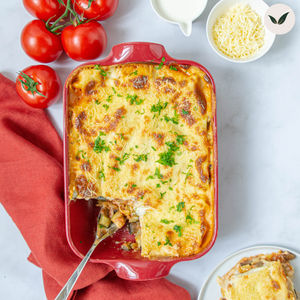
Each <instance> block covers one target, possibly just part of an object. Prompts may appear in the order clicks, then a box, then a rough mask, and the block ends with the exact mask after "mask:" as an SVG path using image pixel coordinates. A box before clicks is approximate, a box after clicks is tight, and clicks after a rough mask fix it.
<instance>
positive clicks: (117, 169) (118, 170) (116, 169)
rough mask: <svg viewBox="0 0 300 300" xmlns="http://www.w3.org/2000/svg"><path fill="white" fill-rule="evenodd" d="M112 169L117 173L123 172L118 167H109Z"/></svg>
mask: <svg viewBox="0 0 300 300" xmlns="http://www.w3.org/2000/svg"><path fill="white" fill-rule="evenodd" d="M108 167H109V168H110V169H114V170H115V171H117V172H120V171H121V169H119V168H116V167H110V166H108Z"/></svg>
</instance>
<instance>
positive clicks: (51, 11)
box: [23, 0, 67, 22]
mask: <svg viewBox="0 0 300 300" xmlns="http://www.w3.org/2000/svg"><path fill="white" fill-rule="evenodd" d="M60 1H62V2H63V3H64V4H66V3H67V0H60ZM23 4H24V6H25V8H26V10H27V11H28V12H29V13H30V14H31V15H33V16H34V17H36V18H38V19H40V20H44V21H48V20H49V19H50V18H51V22H52V21H56V20H57V19H58V18H59V17H60V16H61V15H63V13H64V12H65V9H66V8H65V6H64V5H63V4H62V3H60V2H59V1H58V0H23Z"/></svg>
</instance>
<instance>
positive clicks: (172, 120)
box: [164, 109, 179, 125]
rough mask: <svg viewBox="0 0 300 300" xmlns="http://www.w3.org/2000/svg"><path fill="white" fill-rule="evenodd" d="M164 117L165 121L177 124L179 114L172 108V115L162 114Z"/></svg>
mask: <svg viewBox="0 0 300 300" xmlns="http://www.w3.org/2000/svg"><path fill="white" fill-rule="evenodd" d="M164 119H165V121H166V122H167V123H168V122H172V123H173V124H175V125H178V123H179V114H177V112H176V109H174V117H173V118H169V117H168V116H167V115H164Z"/></svg>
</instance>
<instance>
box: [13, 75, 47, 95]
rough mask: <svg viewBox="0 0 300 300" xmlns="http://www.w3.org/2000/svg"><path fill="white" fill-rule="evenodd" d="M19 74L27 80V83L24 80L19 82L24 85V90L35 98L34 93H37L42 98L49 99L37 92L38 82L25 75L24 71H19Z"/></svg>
mask: <svg viewBox="0 0 300 300" xmlns="http://www.w3.org/2000/svg"><path fill="white" fill-rule="evenodd" d="M17 74H18V75H20V76H21V77H22V78H23V79H24V80H25V81H23V80H21V79H19V81H20V82H21V84H22V87H23V89H24V90H26V91H29V92H31V93H32V96H33V97H35V95H34V93H37V94H38V95H40V96H42V97H45V98H48V97H46V96H45V95H43V94H42V93H41V92H39V91H38V90H37V86H38V85H39V83H38V82H36V81H34V80H33V79H32V78H31V77H29V76H28V75H27V74H25V73H24V72H22V71H19V73H17Z"/></svg>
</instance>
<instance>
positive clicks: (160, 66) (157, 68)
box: [155, 57, 166, 70]
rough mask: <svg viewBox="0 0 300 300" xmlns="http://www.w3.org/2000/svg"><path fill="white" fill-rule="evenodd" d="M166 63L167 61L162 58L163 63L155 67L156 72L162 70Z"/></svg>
mask: <svg viewBox="0 0 300 300" xmlns="http://www.w3.org/2000/svg"><path fill="white" fill-rule="evenodd" d="M165 61H166V59H165V58H164V57H162V59H161V63H160V64H159V65H158V67H155V69H156V70H159V69H161V68H162V66H163V65H164V62H165Z"/></svg>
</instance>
